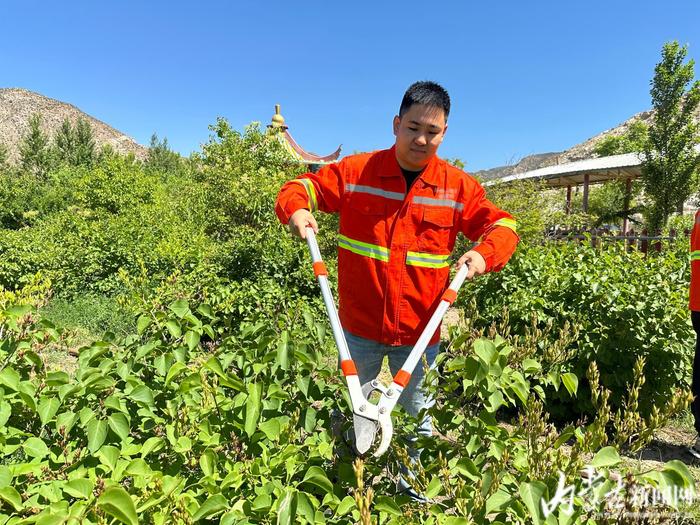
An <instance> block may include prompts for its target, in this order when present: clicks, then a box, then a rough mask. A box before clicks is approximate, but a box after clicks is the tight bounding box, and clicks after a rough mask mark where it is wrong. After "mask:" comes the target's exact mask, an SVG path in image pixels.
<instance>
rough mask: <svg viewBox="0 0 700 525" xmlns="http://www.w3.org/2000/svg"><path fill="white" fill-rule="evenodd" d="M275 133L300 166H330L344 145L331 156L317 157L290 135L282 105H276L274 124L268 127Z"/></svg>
mask: <svg viewBox="0 0 700 525" xmlns="http://www.w3.org/2000/svg"><path fill="white" fill-rule="evenodd" d="M267 127H268V128H269V129H271V130H272V131H273V132H275V136H276V137H277V140H279V141H280V143H281V144H282V146H283V147H284V149H285V150H287V152H288V153H289V154H290V156H291V157H292V158H293V159H295V160H296V161H297V162H299V163H300V164H310V165H322V164H330V163H332V162H335V161H336V160H338V157H340V150H341V148H342V145H340V146H338V149H336V150H335V151H334V152H333V153H331V154H330V155H317V154H316V153H312V152H310V151H306V150H305V149H304V148H302V147H301V146H300V145H299V144H298V143H297V141H296V140H294V138H293V137H292V135H291V134H290V133H289V127H288V126H286V125H285V122H284V117H283V116H282V115H281V114H280V105H279V104H276V105H275V114H274V115H273V117H272V123H271V124H269V125H268V126H267Z"/></svg>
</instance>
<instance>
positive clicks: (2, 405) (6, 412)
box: [0, 400, 12, 427]
mask: <svg viewBox="0 0 700 525" xmlns="http://www.w3.org/2000/svg"><path fill="white" fill-rule="evenodd" d="M11 415H12V406H11V405H10V403H8V402H7V401H5V400H2V401H0V427H4V426H5V424H7V422H8V420H9V419H10V416H11Z"/></svg>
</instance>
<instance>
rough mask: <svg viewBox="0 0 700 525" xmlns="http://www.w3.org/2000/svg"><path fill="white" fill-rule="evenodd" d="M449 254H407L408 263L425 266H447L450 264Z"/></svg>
mask: <svg viewBox="0 0 700 525" xmlns="http://www.w3.org/2000/svg"><path fill="white" fill-rule="evenodd" d="M449 257H450V255H449V254H447V255H438V254H435V253H421V252H408V253H407V254H406V264H408V265H410V266H422V267H424V268H445V267H447V266H449V265H450V263H448V262H447V259H448V258H449Z"/></svg>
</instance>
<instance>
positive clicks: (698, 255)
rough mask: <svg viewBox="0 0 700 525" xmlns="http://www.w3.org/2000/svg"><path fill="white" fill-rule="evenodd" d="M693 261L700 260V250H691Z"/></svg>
mask: <svg viewBox="0 0 700 525" xmlns="http://www.w3.org/2000/svg"><path fill="white" fill-rule="evenodd" d="M690 260H691V261H700V250H695V251H692V252H690Z"/></svg>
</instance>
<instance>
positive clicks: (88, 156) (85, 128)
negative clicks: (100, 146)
mask: <svg viewBox="0 0 700 525" xmlns="http://www.w3.org/2000/svg"><path fill="white" fill-rule="evenodd" d="M54 147H55V150H56V156H57V157H58V159H59V160H60V161H61V162H64V163H65V164H68V165H69V166H87V167H90V166H92V164H93V163H94V161H95V139H94V138H93V134H92V127H91V126H90V124H89V123H88V122H87V121H86V120H85V119H83V118H79V119H78V122H77V123H76V125H75V127H73V126H71V123H70V121H69V120H68V119H65V120H64V121H63V124H61V128H60V129H59V130H58V133H56V137H55V138H54Z"/></svg>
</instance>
